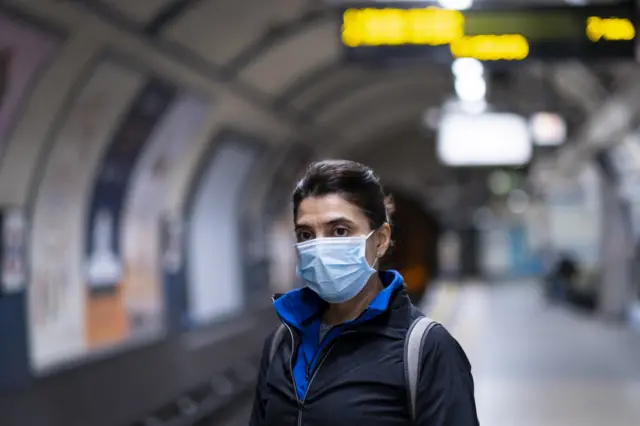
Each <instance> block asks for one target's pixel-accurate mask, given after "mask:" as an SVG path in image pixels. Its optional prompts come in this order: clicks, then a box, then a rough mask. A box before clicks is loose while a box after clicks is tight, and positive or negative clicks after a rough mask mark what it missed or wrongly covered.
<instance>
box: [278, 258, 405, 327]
mask: <svg viewBox="0 0 640 426" xmlns="http://www.w3.org/2000/svg"><path fill="white" fill-rule="evenodd" d="M378 274H379V276H380V279H381V280H382V284H383V285H384V289H383V290H382V291H381V292H380V293H379V294H378V295H377V296H376V297H375V299H373V300H372V301H371V303H370V304H369V308H368V311H369V312H370V313H371V316H376V315H378V314H381V313H383V312H385V311H386V310H387V309H389V305H390V301H391V297H392V295H393V294H394V293H395V292H396V290H398V289H400V288H403V287H404V280H403V279H402V275H400V273H399V272H397V271H393V270H389V271H379V272H378ZM325 306H326V302H325V301H324V300H322V299H321V298H320V296H318V295H317V294H316V293H314V292H313V291H312V290H310V289H309V288H306V287H304V288H300V289H296V290H291V291H289V292H288V293H285V294H283V295H281V296H279V297H277V298H274V301H273V307H274V308H275V310H276V313H277V314H278V316H280V318H281V319H282V320H283V321H285V322H286V323H287V324H289V325H291V326H293V327H295V328H297V329H302V328H304V327H305V326H306V325H307V324H308V323H309V322H310V321H312V320H314V319H316V318H318V317H319V316H320V315H321V314H322V312H323V310H324V307H325Z"/></svg>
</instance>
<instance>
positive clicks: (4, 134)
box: [0, 12, 61, 157]
mask: <svg viewBox="0 0 640 426" xmlns="http://www.w3.org/2000/svg"><path fill="white" fill-rule="evenodd" d="M60 44H61V40H60V39H59V38H58V37H56V36H55V35H54V34H51V33H49V32H47V31H45V30H42V29H40V28H37V27H36V26H34V25H30V24H29V23H27V22H23V21H21V20H20V19H16V18H15V17H13V16H9V15H7V14H5V13H3V12H0V157H2V153H3V151H4V148H5V145H6V143H7V140H8V139H9V133H10V132H11V130H12V126H13V125H14V123H15V122H16V121H17V120H18V119H19V116H20V114H21V111H20V110H21V107H22V106H23V105H24V104H25V102H26V100H27V98H28V97H29V94H30V92H31V89H32V88H33V87H34V85H35V83H36V81H37V78H38V75H39V74H40V73H41V72H42V71H43V70H44V68H45V67H46V65H47V63H48V62H49V61H50V60H51V59H52V58H53V57H54V55H55V54H56V52H57V50H58V48H59V46H60Z"/></svg>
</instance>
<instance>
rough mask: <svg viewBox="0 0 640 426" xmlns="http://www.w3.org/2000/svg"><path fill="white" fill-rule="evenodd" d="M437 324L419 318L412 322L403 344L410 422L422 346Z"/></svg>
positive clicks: (414, 415)
mask: <svg viewBox="0 0 640 426" xmlns="http://www.w3.org/2000/svg"><path fill="white" fill-rule="evenodd" d="M436 324H438V323H437V322H436V321H434V320H432V319H431V318H428V317H425V316H421V317H419V318H417V319H416V320H415V321H413V324H411V327H409V331H408V332H407V337H406V339H405V343H404V370H405V379H406V382H407V393H408V395H409V410H410V414H411V420H412V421H415V419H416V400H417V397H418V396H417V393H418V378H419V377H420V359H421V358H422V357H421V355H422V354H421V352H422V344H423V342H424V339H425V338H426V337H427V335H428V334H429V331H430V330H431V329H432V328H433V327H434V326H435V325H436Z"/></svg>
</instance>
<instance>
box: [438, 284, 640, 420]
mask: <svg viewBox="0 0 640 426" xmlns="http://www.w3.org/2000/svg"><path fill="white" fill-rule="evenodd" d="M458 297H459V305H460V306H459V308H458V312H457V314H456V315H453V316H451V315H450V316H449V318H446V317H443V318H442V321H443V322H445V323H447V322H450V325H449V328H450V330H451V332H452V333H453V334H454V335H455V336H456V337H457V338H458V340H459V341H460V342H461V343H462V345H463V346H464V347H465V349H466V350H467V353H468V355H469V357H470V359H471V361H472V363H473V366H474V371H475V378H476V398H477V403H478V412H479V415H480V420H481V423H482V424H483V425H490V426H515V425H517V426H574V425H575V426H592V425H593V426H595V425H598V426H601V425H612V426H613V425H615V426H637V425H640V335H638V334H632V333H631V332H629V331H628V330H625V329H623V328H621V327H620V326H616V325H608V324H605V323H603V322H601V321H599V320H598V319H596V318H593V317H590V316H587V315H585V314H581V313H577V312H573V311H570V310H568V309H566V308H561V307H552V306H548V305H546V304H545V303H544V302H542V301H541V298H540V296H539V293H538V291H537V289H536V285H535V284H534V283H526V282H525V283H511V284H500V285H495V286H492V287H488V286H486V285H482V284H480V283H476V284H474V285H471V286H469V288H467V289H466V290H462V291H460V294H459V296H458ZM436 315H437V313H436Z"/></svg>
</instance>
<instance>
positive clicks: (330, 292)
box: [296, 231, 376, 303]
mask: <svg viewBox="0 0 640 426" xmlns="http://www.w3.org/2000/svg"><path fill="white" fill-rule="evenodd" d="M372 234H373V231H372V232H371V233H369V235H367V236H361V237H334V238H317V239H315V240H310V241H305V242H302V243H298V244H296V250H297V252H298V265H297V274H298V276H299V277H300V278H302V279H303V280H304V281H305V283H306V285H307V287H309V288H310V289H311V290H313V291H314V292H315V293H317V294H318V296H320V297H321V298H322V299H324V300H325V301H327V302H329V303H343V302H346V301H348V300H350V299H352V298H354V297H355V296H356V295H357V294H358V293H360V291H362V289H363V288H364V286H365V285H366V284H367V281H369V278H370V277H371V275H373V274H374V273H375V272H376V270H375V269H374V268H373V267H371V266H370V265H369V263H368V262H367V258H366V256H365V252H366V247H367V240H368V239H369V237H370V236H371V235H372ZM374 265H375V263H374Z"/></svg>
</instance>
